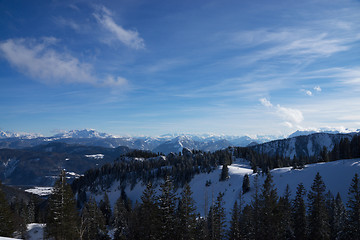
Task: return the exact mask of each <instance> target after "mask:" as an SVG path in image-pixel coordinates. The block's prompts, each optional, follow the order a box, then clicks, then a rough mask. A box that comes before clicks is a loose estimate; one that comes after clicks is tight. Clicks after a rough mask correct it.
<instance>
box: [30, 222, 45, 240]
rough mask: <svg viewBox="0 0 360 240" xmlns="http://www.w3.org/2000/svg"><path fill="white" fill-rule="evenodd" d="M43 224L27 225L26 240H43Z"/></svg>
mask: <svg viewBox="0 0 360 240" xmlns="http://www.w3.org/2000/svg"><path fill="white" fill-rule="evenodd" d="M45 226H46V225H45V224H43V223H30V224H28V225H27V233H28V238H26V239H27V240H43V239H44V228H45Z"/></svg>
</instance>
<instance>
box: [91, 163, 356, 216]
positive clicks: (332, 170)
mask: <svg viewBox="0 0 360 240" xmlns="http://www.w3.org/2000/svg"><path fill="white" fill-rule="evenodd" d="M317 172H319V173H320V175H321V176H322V178H323V180H324V182H325V185H326V187H327V190H330V191H331V192H332V193H333V195H336V194H337V193H338V192H339V193H340V194H341V197H342V199H343V201H344V202H346V201H347V192H348V189H349V186H350V183H351V179H352V178H353V176H354V174H355V173H359V172H360V159H349V160H339V161H335V162H329V163H317V164H309V165H306V166H305V168H304V169H302V170H292V169H291V168H290V167H286V168H279V169H273V170H272V171H271V174H272V175H273V179H274V183H275V185H276V188H277V191H278V194H279V196H281V195H282V194H283V193H284V191H285V188H286V185H287V184H289V187H290V190H291V192H292V196H294V195H295V192H296V187H297V185H298V184H299V183H301V182H302V183H303V184H304V186H305V189H306V190H307V191H308V190H309V189H310V187H311V184H312V182H313V180H314V178H315V175H316V173H317ZM220 173H221V167H219V168H218V169H217V170H215V171H213V172H211V173H209V174H206V173H202V174H199V175H196V176H195V177H194V178H193V179H192V181H191V182H190V186H191V189H192V191H193V198H194V200H195V201H196V205H197V210H198V212H199V213H200V214H201V215H204V213H205V211H208V208H209V206H210V205H211V202H212V199H214V200H215V199H216V197H217V195H218V193H219V192H223V193H224V194H225V195H224V200H225V208H226V211H227V213H229V214H228V217H230V211H231V208H232V207H233V204H234V202H235V200H236V199H238V196H239V192H240V191H241V189H242V181H243V177H244V175H245V174H249V177H250V183H251V190H250V192H248V193H246V194H245V195H244V196H243V197H244V201H245V203H250V202H251V199H252V195H253V193H254V178H255V175H256V174H252V170H251V169H250V167H249V166H248V165H247V163H246V162H244V161H243V160H241V159H237V160H236V161H235V163H234V164H232V165H231V166H229V175H230V179H228V180H227V181H224V182H220V181H219V177H220ZM265 177H266V176H262V175H261V174H260V175H259V185H260V187H261V186H262V184H263V182H264V180H265ZM209 180H210V181H211V185H210V186H209V187H206V186H205V184H206V182H207V181H209ZM119 186H120V184H119V182H115V183H114V184H113V185H112V187H111V188H110V189H108V190H107V194H108V195H109V199H110V203H111V205H112V206H113V205H114V204H115V201H116V200H117V199H118V198H119V196H120V190H119ZM158 188H159V187H158ZM144 189H145V186H143V184H142V183H138V184H137V185H136V186H135V187H134V188H133V189H132V190H131V189H130V187H129V186H128V187H127V188H126V189H125V191H126V193H127V196H128V197H129V198H130V199H131V200H132V202H133V203H135V202H136V201H138V202H141V200H140V197H141V195H142V191H143V190H144ZM327 190H326V191H327ZM180 192H181V189H179V190H178V193H180ZM95 198H96V200H97V201H100V200H101V199H102V198H103V194H100V195H97V196H95ZM206 201H207V204H206ZM205 205H207V210H205Z"/></svg>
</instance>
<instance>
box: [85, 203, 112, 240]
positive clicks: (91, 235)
mask: <svg viewBox="0 0 360 240" xmlns="http://www.w3.org/2000/svg"><path fill="white" fill-rule="evenodd" d="M80 237H81V239H83V240H92V239H99V240H105V239H109V236H108V235H107V229H106V227H105V219H104V216H103V215H102V212H101V211H100V209H99V208H98V206H97V204H96V202H95V200H94V199H92V198H90V200H89V201H88V202H87V203H86V204H85V205H84V207H83V209H82V212H81V231H80Z"/></svg>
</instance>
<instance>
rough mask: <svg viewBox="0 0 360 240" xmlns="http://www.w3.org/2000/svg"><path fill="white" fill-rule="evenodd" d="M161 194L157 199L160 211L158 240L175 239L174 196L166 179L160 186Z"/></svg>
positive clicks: (169, 182)
mask: <svg viewBox="0 0 360 240" xmlns="http://www.w3.org/2000/svg"><path fill="white" fill-rule="evenodd" d="M160 188H161V194H160V196H159V198H158V202H159V210H160V212H159V213H160V219H159V220H160V232H159V239H164V240H167V239H174V238H176V219H175V217H176V216H175V209H176V200H177V199H176V195H175V190H174V186H173V183H172V181H171V180H170V178H168V177H167V178H166V179H165V182H164V183H163V184H162V185H161V186H160Z"/></svg>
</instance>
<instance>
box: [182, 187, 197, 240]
mask: <svg viewBox="0 0 360 240" xmlns="http://www.w3.org/2000/svg"><path fill="white" fill-rule="evenodd" d="M177 215H178V223H179V224H178V236H177V238H178V239H184V240H185V239H195V231H196V207H195V201H194V199H193V198H192V192H191V189H190V186H189V184H185V186H184V188H183V191H182V193H181V198H180V200H179V206H178V213H177Z"/></svg>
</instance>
